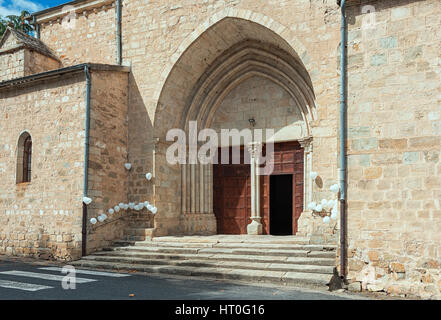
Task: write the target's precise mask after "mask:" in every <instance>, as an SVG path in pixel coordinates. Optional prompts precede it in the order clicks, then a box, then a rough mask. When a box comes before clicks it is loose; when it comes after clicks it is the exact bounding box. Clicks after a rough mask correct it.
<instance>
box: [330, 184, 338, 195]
mask: <svg viewBox="0 0 441 320" xmlns="http://www.w3.org/2000/svg"><path fill="white" fill-rule="evenodd" d="M330 189H331V191H332V192H334V193H338V192H339V191H340V186H339V185H338V184H333V185H332V186H331V188H330Z"/></svg>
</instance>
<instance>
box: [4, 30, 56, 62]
mask: <svg viewBox="0 0 441 320" xmlns="http://www.w3.org/2000/svg"><path fill="white" fill-rule="evenodd" d="M8 33H11V34H12V35H13V36H14V37H15V38H16V39H17V40H18V42H19V43H20V44H21V45H23V46H25V47H27V48H30V49H33V50H35V51H38V52H39V53H41V54H44V55H46V56H48V57H51V58H53V59H56V60H59V59H58V57H57V56H56V55H55V54H54V53H53V52H52V50H51V49H49V47H48V46H46V45H45V44H44V43H43V42H42V41H40V40H38V39H36V38H34V37H31V36H30V35H28V34H26V33H24V32H22V31H20V30H16V29H13V28H11V27H8V28H7V30H6V32H5V34H4V35H3V37H2V39H1V40H0V48H1V46H2V45H3V42H4V40H5V39H6V37H7V34H8Z"/></svg>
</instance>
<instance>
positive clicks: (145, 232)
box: [124, 228, 152, 237]
mask: <svg viewBox="0 0 441 320" xmlns="http://www.w3.org/2000/svg"><path fill="white" fill-rule="evenodd" d="M124 236H141V237H146V236H147V237H151V236H152V229H151V228H136V229H126V230H124Z"/></svg>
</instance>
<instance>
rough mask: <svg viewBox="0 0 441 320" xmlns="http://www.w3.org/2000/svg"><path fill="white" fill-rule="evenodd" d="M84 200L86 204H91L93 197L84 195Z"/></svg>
mask: <svg viewBox="0 0 441 320" xmlns="http://www.w3.org/2000/svg"><path fill="white" fill-rule="evenodd" d="M83 202H84V203H85V204H86V205H89V204H91V203H92V199H91V198H89V197H84V198H83Z"/></svg>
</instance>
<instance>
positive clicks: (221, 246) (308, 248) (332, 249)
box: [114, 234, 336, 252]
mask: <svg viewBox="0 0 441 320" xmlns="http://www.w3.org/2000/svg"><path fill="white" fill-rule="evenodd" d="M139 235H141V234H139ZM114 244H115V245H121V246H124V245H136V246H144V247H154V248H158V247H167V248H182V249H185V248H217V249H244V250H246V249H255V250H271V249H273V250H278V251H281V250H301V251H320V252H321V251H325V252H335V249H336V248H335V247H333V246H314V245H274V246H264V245H259V244H236V245H234V244H224V243H213V244H211V243H196V242H195V243H185V244H182V243H166V242H163V243H161V242H154V241H146V242H143V243H139V242H138V243H133V242H127V241H115V242H114Z"/></svg>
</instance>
